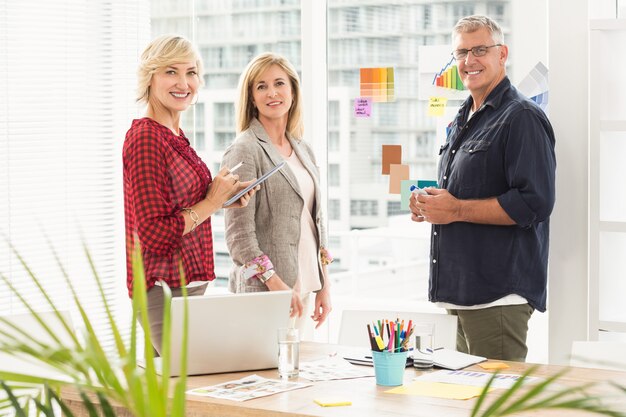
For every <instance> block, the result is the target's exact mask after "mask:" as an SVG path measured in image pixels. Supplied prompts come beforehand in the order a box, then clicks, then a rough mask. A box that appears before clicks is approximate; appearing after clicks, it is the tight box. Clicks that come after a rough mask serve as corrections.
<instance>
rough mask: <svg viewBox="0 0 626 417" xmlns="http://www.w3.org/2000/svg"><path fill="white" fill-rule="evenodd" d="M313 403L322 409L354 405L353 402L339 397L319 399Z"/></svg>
mask: <svg viewBox="0 0 626 417" xmlns="http://www.w3.org/2000/svg"><path fill="white" fill-rule="evenodd" d="M313 401H314V402H315V403H316V404H318V405H321V406H322V407H341V406H345V405H352V401H350V400H346V399H345V398H344V399H342V398H338V397H325V398H318V399H315V400H313Z"/></svg>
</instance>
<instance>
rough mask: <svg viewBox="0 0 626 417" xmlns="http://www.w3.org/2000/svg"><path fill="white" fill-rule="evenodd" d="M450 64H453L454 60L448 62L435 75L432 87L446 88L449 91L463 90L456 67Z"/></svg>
mask: <svg viewBox="0 0 626 417" xmlns="http://www.w3.org/2000/svg"><path fill="white" fill-rule="evenodd" d="M452 62H454V58H452V59H451V60H450V62H448V63H447V64H446V66H445V67H443V68H442V69H441V71H439V72H438V73H437V74H436V75H435V78H434V79H433V85H435V86H437V87H443V88H448V89H450V90H459V91H461V90H465V87H464V86H463V82H462V81H461V77H459V72H458V70H457V67H456V65H452Z"/></svg>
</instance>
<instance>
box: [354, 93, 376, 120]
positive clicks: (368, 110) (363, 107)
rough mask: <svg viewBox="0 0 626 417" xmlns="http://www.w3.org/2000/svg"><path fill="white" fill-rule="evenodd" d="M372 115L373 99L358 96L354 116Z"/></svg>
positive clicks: (355, 101) (367, 116)
mask: <svg viewBox="0 0 626 417" xmlns="http://www.w3.org/2000/svg"><path fill="white" fill-rule="evenodd" d="M371 115H372V99H370V98H367V97H357V98H355V99H354V117H365V118H369V117H370V116H371Z"/></svg>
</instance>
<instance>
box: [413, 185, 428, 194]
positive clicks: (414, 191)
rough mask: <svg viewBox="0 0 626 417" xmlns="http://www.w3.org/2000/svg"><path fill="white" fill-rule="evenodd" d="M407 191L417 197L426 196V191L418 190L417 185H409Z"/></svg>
mask: <svg viewBox="0 0 626 417" xmlns="http://www.w3.org/2000/svg"><path fill="white" fill-rule="evenodd" d="M409 190H411V193H412V194H418V195H428V193H427V192H426V190H424V189H423V188H419V187H418V186H417V185H411V186H410V187H409Z"/></svg>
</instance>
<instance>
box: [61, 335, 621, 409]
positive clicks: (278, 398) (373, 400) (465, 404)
mask: <svg viewBox="0 0 626 417" xmlns="http://www.w3.org/2000/svg"><path fill="white" fill-rule="evenodd" d="M347 351H348V350H347V349H346V348H345V347H342V346H336V345H326V344H318V343H302V345H301V350H300V360H302V361H310V360H315V359H320V358H322V357H323V356H324V355H328V354H329V353H332V352H338V354H340V355H341V354H342V352H347ZM508 364H509V365H510V366H511V368H510V369H507V370H506V372H510V373H516V374H521V373H522V372H524V370H526V369H527V368H528V367H529V366H530V365H529V364H524V363H517V362H508ZM468 369H472V370H477V371H483V372H484V370H483V369H482V368H480V367H478V366H477V365H475V366H473V367H470V368H468ZM561 369H563V367H561V366H553V365H543V366H540V367H539V368H538V370H537V372H536V374H534V375H537V376H548V375H553V374H554V373H556V372H558V371H559V370H561ZM252 373H256V374H258V375H261V376H263V377H265V378H272V379H277V378H278V373H277V371H276V369H272V370H267V371H258V372H238V373H230V374H216V375H204V376H196V377H190V378H189V379H188V386H189V388H197V387H202V386H207V385H215V384H219V383H222V382H226V381H230V380H234V379H239V378H242V377H244V376H246V375H250V374H252ZM419 374H420V372H419V371H416V370H415V369H414V368H407V369H406V372H405V374H404V383H405V384H409V383H410V382H411V381H412V379H413V377H415V376H417V375H419ZM609 380H610V381H615V382H618V383H620V384H622V385H626V372H616V371H605V370H597V369H584V368H570V372H568V373H567V374H566V375H565V376H564V377H563V378H562V379H561V380H560V382H559V384H561V385H562V386H563V385H568V386H569V385H572V386H577V385H581V384H582V383H585V382H606V381H609ZM296 381H302V382H308V380H305V379H296ZM390 388H391V387H381V386H377V385H376V381H375V380H374V378H373V377H370V378H357V379H346V380H337V381H327V382H315V383H313V386H311V387H308V388H303V389H299V390H294V391H289V392H284V393H279V394H275V395H272V396H269V397H263V398H257V399H254V400H249V401H245V402H236V401H227V400H218V399H214V398H209V397H198V396H191V395H189V396H187V410H186V415H187V416H189V417H212V416H219V417H225V416H228V417H244V416H245V417H275V416H296V417H310V416H332V417H366V416H372V417H408V416H419V417H422V416H423V417H457V416H458V417H461V416H462V417H467V416H469V410H471V408H472V406H473V405H474V402H475V399H471V400H467V401H463V400H447V399H441V398H430V397H416V396H411V395H396V394H386V393H385V391H386V390H388V389H390ZM598 390H600V391H598ZM598 392H601V388H600V387H598V388H596V391H595V393H598ZM501 393H502V390H496V391H494V392H493V393H491V394H490V395H491V396H498V395H501ZM335 395H338V396H341V397H342V398H348V399H349V400H351V401H352V405H351V406H345V407H320V406H319V405H317V404H315V403H314V402H313V399H314V398H319V397H327V396H335ZM62 397H63V399H64V400H65V401H67V403H68V405H69V406H70V409H71V410H72V411H73V412H74V413H75V414H76V416H77V417H83V416H87V415H88V414H87V413H86V412H85V411H84V408H83V406H82V403H81V400H80V397H79V396H78V395H77V393H76V392H75V391H74V390H72V389H64V390H63V392H62ZM622 399H623V401H622ZM619 401H620V404H621V406H623V409H624V410H626V395H624V394H622V397H621V398H620V399H619ZM488 402H490V401H488ZM116 411H117V412H118V416H120V417H127V416H130V414H129V413H128V412H126V411H125V410H116ZM529 415H531V416H568V417H570V416H585V415H591V414H586V413H575V412H572V411H568V410H556V411H538V412H536V413H529V414H528V413H527V414H524V416H529ZM593 415H595V414H593Z"/></svg>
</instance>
